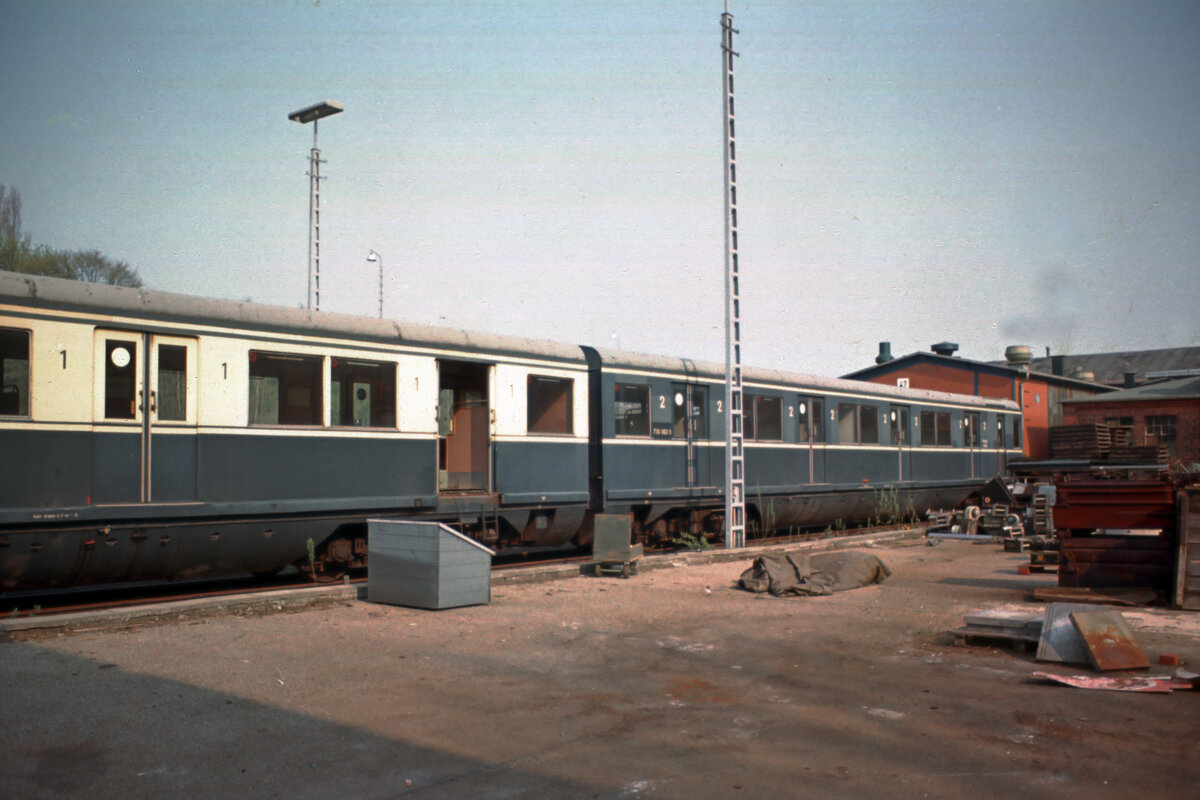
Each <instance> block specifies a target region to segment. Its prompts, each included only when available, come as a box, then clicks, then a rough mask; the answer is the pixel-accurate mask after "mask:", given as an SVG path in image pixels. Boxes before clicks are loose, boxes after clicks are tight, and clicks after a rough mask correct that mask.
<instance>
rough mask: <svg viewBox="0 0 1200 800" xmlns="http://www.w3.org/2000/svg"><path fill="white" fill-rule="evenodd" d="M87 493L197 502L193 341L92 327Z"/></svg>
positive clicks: (106, 499)
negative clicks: (89, 479) (91, 418)
mask: <svg viewBox="0 0 1200 800" xmlns="http://www.w3.org/2000/svg"><path fill="white" fill-rule="evenodd" d="M93 358H94V362H93V366H94V371H93V374H94V376H95V391H94V392H93V397H94V403H93V414H94V420H95V423H94V427H93V436H92V497H91V501H92V502H93V503H97V504H103V503H151V502H153V503H181V502H194V501H195V500H196V393H197V381H196V364H197V362H196V340H195V339H187V338H182V337H177V336H158V335H154V334H148V333H139V332H126V331H107V330H98V331H96V339H95V346H94V355H93Z"/></svg>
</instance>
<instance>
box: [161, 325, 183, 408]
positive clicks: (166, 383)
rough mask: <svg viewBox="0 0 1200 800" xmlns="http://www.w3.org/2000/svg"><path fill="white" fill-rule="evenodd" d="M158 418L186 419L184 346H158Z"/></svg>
mask: <svg viewBox="0 0 1200 800" xmlns="http://www.w3.org/2000/svg"><path fill="white" fill-rule="evenodd" d="M158 418H159V419H161V420H168V421H176V422H182V421H183V420H186V419H187V348H186V347H180V346H179V345H174V344H160V345H159V346H158Z"/></svg>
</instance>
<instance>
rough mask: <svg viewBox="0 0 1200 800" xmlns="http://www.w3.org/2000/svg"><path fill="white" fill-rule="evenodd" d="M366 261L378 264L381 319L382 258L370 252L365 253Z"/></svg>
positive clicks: (381, 317)
mask: <svg viewBox="0 0 1200 800" xmlns="http://www.w3.org/2000/svg"><path fill="white" fill-rule="evenodd" d="M367 261H370V262H371V263H372V264H373V263H375V262H376V261H378V262H379V318H380V319H383V256H381V255H379V253H376V252H375V251H374V250H372V251H371V252H370V253H367Z"/></svg>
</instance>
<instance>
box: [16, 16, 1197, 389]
mask: <svg viewBox="0 0 1200 800" xmlns="http://www.w3.org/2000/svg"><path fill="white" fill-rule="evenodd" d="M722 8H723V5H722V3H720V2H713V3H709V4H703V3H696V2H654V3H635V2H605V3H601V2H523V3H514V2H510V3H501V2H455V3H408V2H365V3H361V2H360V3H339V2H329V0H321V2H302V3H301V2H282V1H272V2H248V3H247V2H207V3H204V2H197V3H188V4H185V3H170V2H148V1H144V2H106V3H92V2H47V3H23V2H14V0H0V142H2V143H3V144H2V146H0V183H3V184H5V185H7V186H9V187H15V188H16V189H18V190H19V191H20V192H21V195H22V198H23V200H24V229H25V231H26V232H27V233H29V234H30V235H31V236H32V238H33V240H34V241H35V242H38V243H44V244H49V245H51V246H54V247H62V248H72V249H82V248H98V249H100V250H101V251H103V252H104V253H106V254H107V255H109V256H111V257H113V258H118V259H121V260H124V261H127V262H129V263H130V264H131V265H133V266H135V267H136V268H137V269H138V270H139V272H140V274H141V275H142V277H143V278H144V280H145V281H146V283H147V285H148V286H149V287H151V288H156V289H163V290H168V291H179V292H185V293H192V294H204V295H212V296H219V297H230V298H236V299H242V298H247V297H249V298H253V299H254V300H255V301H258V302H264V303H272V304H278V305H289V306H296V305H301V304H303V303H304V301H305V293H306V288H307V251H308V179H307V177H306V172H307V166H308V164H307V158H308V149H309V147H310V146H311V143H312V131H311V127H309V126H303V127H302V126H300V125H297V124H296V123H293V122H289V121H288V120H287V114H288V112H290V111H294V110H296V109H299V108H302V107H304V106H307V105H310V104H312V103H315V102H318V101H321V100H325V99H332V100H336V101H338V102H341V103H343V104H344V105H345V108H346V111H345V113H343V114H341V115H339V116H337V117H334V118H332V119H329V120H326V121H325V122H323V123H321V127H320V145H321V149H322V152H323V156H324V158H325V159H327V163H326V164H325V165H324V167H323V169H324V174H325V175H326V176H328V180H326V181H325V182H324V184H323V189H322V210H323V215H322V222H323V225H322V286H323V297H322V308H323V309H324V310H330V311H340V312H347V313H360V314H365V315H372V316H373V315H375V314H376V313H377V303H378V284H377V272H376V265H375V264H371V263H368V262H367V261H366V256H367V253H368V252H369V251H370V250H372V249H373V250H376V251H377V252H379V253H380V254H381V255H382V256H383V261H384V269H385V274H386V282H385V301H384V302H385V311H386V313H387V315H388V316H393V317H396V318H401V319H406V320H410V321H414V322H426V323H434V324H442V325H451V326H455V327H462V328H470V329H477V330H483V331H491V332H498V333H513V334H519V335H525V336H532V337H539V338H552V339H557V340H563V341H570V342H582V343H590V344H596V345H600V346H617V345H618V344H619V346H620V347H622V348H624V349H626V350H636V351H641V352H649V353H660V354H668V355H685V356H689V357H696V358H702V359H709V360H716V361H720V360H722V359H723V347H724V341H723V316H722V315H723V309H724V306H723V299H722V294H721V293H722V291H723V272H722V271H723V267H724V255H723V244H722V242H723V238H722V237H723V216H722V212H723V207H722V187H721V144H722V142H721V136H722V132H721V115H720V114H721V100H722V95H721V65H720V55H719V43H720V28H719V15H720V12H721V11H722ZM730 10H731V12H732V13H733V14H734V19H735V25H736V27H737V28H738V29H739V30H740V31H741V33H740V35H739V36H738V38H737V42H736V46H737V49H738V50H739V52H740V53H741V58H740V59H739V60H738V62H737V65H736V70H737V102H738V109H737V110H738V114H737V117H738V169H739V223H740V235H741V239H740V243H741V264H742V274H743V311H744V317H745V322H744V348H743V353H744V359H745V361H746V362H747V363H750V364H755V365H759V366H764V367H771V368H781V369H789V370H796V371H804V372H814V373H817V374H822V375H837V374H842V373H844V372H848V371H851V370H854V369H858V368H861V367H863V366H867V365H869V364H870V363H872V360H873V358H874V356H875V354H876V352H877V343H878V342H879V341H883V340H888V341H891V342H892V349H893V352H896V353H907V352H911V351H913V350H917V349H927V348H928V347H929V345H930V344H932V343H933V342H938V341H942V340H950V341H956V342H958V343H959V344H960V345H962V350H961V354H962V355H964V356H966V357H970V358H979V359H993V358H996V359H998V358H1002V357H1003V350H1004V347H1005V346H1006V345H1008V344H1017V343H1020V344H1028V345H1031V346H1033V347H1034V348H1035V351H1038V352H1040V351H1041V349H1042V348H1044V347H1050V348H1051V349H1052V350H1054V351H1055V352H1075V353H1083V352H1097V351H1105V350H1119V349H1141V348H1156V347H1170V346H1182V345H1195V344H1200V323H1198V322H1197V314H1196V309H1197V308H1198V307H1200V269H1198V266H1200V265H1198V263H1197V261H1198V258H1200V256H1198V254H1200V174H1198V168H1200V135H1197V131H1200V3H1197V2H1194V1H1189V2H1154V1H1153V0H1150V2H1105V1H1104V0H1092V1H1091V2H1084V1H1083V0H1070V1H1068V0H1039V1H1037V2H1024V1H1020V0H1009V1H999V0H998V1H997V2H981V3H950V2H932V1H931V2H905V1H904V0H895V1H893V2H854V1H853V0H843V1H842V2H811V3H801V2H749V1H746V0H734V2H731V8H730Z"/></svg>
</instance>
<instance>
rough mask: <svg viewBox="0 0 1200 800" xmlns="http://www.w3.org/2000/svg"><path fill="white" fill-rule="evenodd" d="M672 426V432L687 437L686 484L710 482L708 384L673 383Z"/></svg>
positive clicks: (704, 484) (677, 436) (684, 461)
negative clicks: (707, 443)
mask: <svg viewBox="0 0 1200 800" xmlns="http://www.w3.org/2000/svg"><path fill="white" fill-rule="evenodd" d="M671 408H672V412H671V413H672V421H673V426H672V430H671V436H672V438H674V439H675V440H676V441H678V440H681V439H682V440H684V441H685V442H686V445H685V446H684V447H683V448H682V449H683V470H684V472H683V475H684V481H685V483H684V484H683V485H684V486H687V487H688V488H694V487H696V486H711V485H712V484H713V480H712V474H711V469H712V456H711V453H710V448H708V447H706V446H705V443H706V442H707V440H708V387H705V386H696V385H695V384H692V383H673V384H671Z"/></svg>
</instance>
